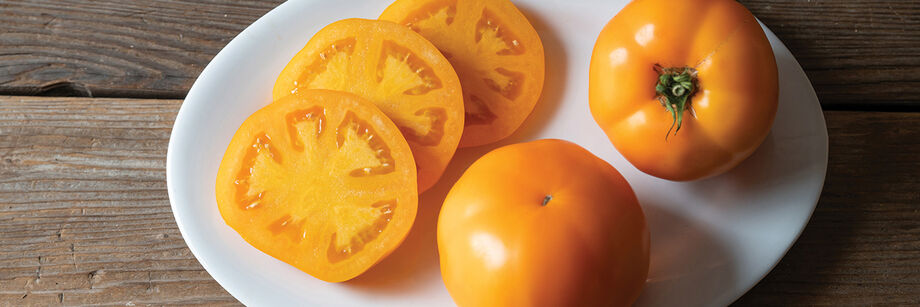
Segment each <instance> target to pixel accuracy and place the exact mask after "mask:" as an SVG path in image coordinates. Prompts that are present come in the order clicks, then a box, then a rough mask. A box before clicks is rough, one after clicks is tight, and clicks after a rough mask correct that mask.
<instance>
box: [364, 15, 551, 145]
mask: <svg viewBox="0 0 920 307" xmlns="http://www.w3.org/2000/svg"><path fill="white" fill-rule="evenodd" d="M380 19H381V20H390V21H393V22H397V23H400V24H403V25H406V26H408V27H409V28H411V29H412V30H414V31H416V32H418V33H420V34H421V35H422V36H424V37H425V38H427V39H428V40H430V41H431V42H432V43H433V44H434V45H435V46H437V47H438V49H439V50H440V51H441V53H442V54H444V56H445V57H446V58H447V59H448V60H449V61H450V63H451V64H452V65H453V67H454V69H455V70H456V71H457V74H458V75H459V77H460V82H461V83H462V85H463V98H464V103H465V111H466V118H465V128H464V131H463V138H462V139H461V140H460V146H461V147H470V146H479V145H484V144H488V143H492V142H495V141H498V140H501V139H503V138H505V137H508V136H509V135H510V134H511V133H513V132H514V131H515V130H516V129H517V128H518V126H520V125H521V124H522V123H523V122H524V119H526V118H527V115H529V114H530V112H531V110H533V108H534V105H536V103H537V100H538V99H539V97H540V92H541V91H542V88H543V78H544V69H545V66H544V65H545V64H544V58H543V57H544V55H543V44H542V42H541V41H540V37H539V35H537V32H536V31H535V30H534V28H533V26H532V25H531V24H530V22H528V21H527V18H526V17H524V15H523V14H521V12H520V11H518V9H517V8H516V7H515V6H514V4H512V3H511V2H510V1H508V0H497V1H495V0H492V1H482V0H447V1H445V0H397V1H395V2H393V4H391V5H390V6H389V7H388V8H387V9H386V10H385V11H384V12H383V14H381V15H380Z"/></svg>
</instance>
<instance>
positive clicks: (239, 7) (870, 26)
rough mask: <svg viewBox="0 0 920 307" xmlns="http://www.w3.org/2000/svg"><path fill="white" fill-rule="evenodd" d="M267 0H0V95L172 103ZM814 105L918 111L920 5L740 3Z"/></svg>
mask: <svg viewBox="0 0 920 307" xmlns="http://www.w3.org/2000/svg"><path fill="white" fill-rule="evenodd" d="M279 2H280V1H278V0H264V1H255V0H236V1H219V0H208V1H190V0H154V1H136V2H135V1H119V0H105V1H96V0H92V1H91V0H66V1H47V0H19V1H0V94H13V95H37V94H42V95H54V96H94V97H134V98H182V97H184V95H185V93H186V92H187V91H188V89H189V87H190V86H191V84H192V82H193V81H194V80H195V78H196V77H197V76H198V74H199V73H200V72H201V70H202V69H203V68H204V66H205V65H206V64H207V63H208V62H209V61H210V59H211V58H212V57H213V56H214V55H215V54H216V53H217V51H219V50H220V49H221V48H223V46H224V45H225V44H226V43H227V42H228V41H229V40H230V39H231V38H233V37H234V36H236V34H237V33H238V32H239V31H241V30H242V29H243V28H244V27H246V26H247V25H249V24H250V23H252V22H253V21H254V20H256V19H257V18H258V17H259V16H261V15H263V14H264V13H265V12H267V11H268V10H270V9H271V8H273V7H275V6H276V5H277V4H278V3H279ZM741 2H742V3H743V4H744V5H746V6H747V7H748V8H749V9H750V10H751V11H753V12H754V14H755V15H756V16H758V17H759V18H760V19H761V20H762V21H763V22H764V23H765V24H767V25H768V26H769V27H770V28H771V29H773V31H775V32H776V34H777V35H778V36H779V37H780V38H781V39H782V40H783V41H784V42H785V43H786V44H787V45H788V46H789V48H790V49H791V50H792V52H793V54H795V56H796V57H797V58H798V60H799V61H800V63H801V64H802V66H803V67H804V68H805V71H806V73H807V74H808V76H809V77H810V78H811V80H812V82H813V83H814V85H815V89H816V91H817V92H818V96H819V98H820V99H821V102H822V103H823V104H824V106H825V107H826V108H836V109H866V108H887V109H892V108H895V109H904V108H907V109H911V110H920V100H918V99H917V98H916V97H920V2H918V1H903V0H885V1H862V0H836V1H804V0H742V1H741Z"/></svg>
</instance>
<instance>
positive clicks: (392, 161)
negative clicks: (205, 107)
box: [216, 90, 418, 282]
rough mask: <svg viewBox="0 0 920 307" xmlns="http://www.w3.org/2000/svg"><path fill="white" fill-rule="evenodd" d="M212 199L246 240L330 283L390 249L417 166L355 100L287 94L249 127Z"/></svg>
mask: <svg viewBox="0 0 920 307" xmlns="http://www.w3.org/2000/svg"><path fill="white" fill-rule="evenodd" d="M216 193H217V205H218V208H219V209H220V213H221V216H223V218H224V221H225V222H226V223H227V225H229V226H230V227H232V228H233V229H234V230H236V231H237V232H238V233H239V234H240V236H242V237H243V239H245V240H246V241H247V242H249V243H250V244H252V246H254V247H256V248H258V249H259V250H261V251H263V252H265V253H266V254H269V255H271V256H272V257H275V258H277V259H279V260H281V261H284V262H287V263H288V264H291V265H293V266H295V267H297V268H298V269H300V270H303V271H304V272H307V273H308V274H310V275H313V276H315V277H316V278H319V279H321V280H325V281H330V282H338V281H344V280H348V279H351V278H353V277H355V276H357V275H359V274H361V273H362V272H364V271H366V270H367V269H368V268H370V267H371V266H373V265H374V264H375V263H377V262H379V261H380V260H382V259H383V258H384V257H386V256H387V255H388V254H389V253H390V252H392V251H393V250H394V249H396V247H397V246H399V244H400V243H401V242H402V240H403V239H404V238H405V236H406V234H407V233H408V232H409V229H410V228H411V226H412V223H413V221H414V220H415V213H416V209H417V205H418V194H417V193H418V192H417V189H416V172H415V162H414V161H413V159H412V154H411V151H410V149H409V145H408V144H407V143H406V141H405V139H403V137H402V136H401V135H400V132H399V129H398V128H397V127H396V125H394V124H393V122H392V121H390V119H389V118H387V117H386V115H384V114H383V112H381V111H380V110H379V109H378V108H377V107H375V106H374V105H373V104H372V103H370V102H368V101H366V100H364V99H362V98H360V97H357V96H354V95H352V94H348V93H343V92H335V91H325V90H308V91H301V92H299V93H298V94H296V95H288V96H286V97H285V98H282V99H280V100H278V101H275V102H274V103H272V104H270V105H269V106H267V107H265V108H263V109H261V110H259V111H257V112H256V113H254V114H253V115H252V116H250V117H249V118H248V119H246V121H245V122H243V124H242V126H240V129H239V130H237V132H236V134H235V135H234V136H233V139H232V140H231V142H230V146H229V147H228V148H227V152H226V153H225V154H224V158H223V161H222V162H221V165H220V169H219V171H218V174H217V185H216Z"/></svg>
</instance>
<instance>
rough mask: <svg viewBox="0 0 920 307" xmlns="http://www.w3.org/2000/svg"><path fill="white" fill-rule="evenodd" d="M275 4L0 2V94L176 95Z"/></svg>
mask: <svg viewBox="0 0 920 307" xmlns="http://www.w3.org/2000/svg"><path fill="white" fill-rule="evenodd" d="M281 2H282V1H280V0H272V1H221V0H206V1H198V0H194V1H192V0H156V1H122V0H103V1H99V0H60V1H59V0H54V1H48V0H17V1H0V94H14V95H54V96H95V97H149V98H182V97H184V96H185V93H186V92H187V91H188V89H189V87H191V85H192V83H193V82H194V81H195V78H197V76H198V74H199V73H200V72H201V70H202V69H203V68H204V66H205V65H206V64H207V63H208V62H209V61H210V60H211V58H212V57H214V55H215V54H217V52H218V51H220V49H221V48H223V47H224V45H226V44H227V43H228V42H229V41H230V39H232V38H233V37H235V36H236V35H237V34H238V33H239V32H240V31H242V30H243V29H244V28H245V27H246V26H248V25H249V24H251V23H252V22H253V21H255V20H256V19H258V18H259V17H260V16H262V15H263V14H265V13H266V12H268V11H269V10H271V9H272V8H274V7H275V6H277V5H278V4H280V3H281Z"/></svg>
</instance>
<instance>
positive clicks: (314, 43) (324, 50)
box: [273, 19, 463, 191]
mask: <svg viewBox="0 0 920 307" xmlns="http://www.w3.org/2000/svg"><path fill="white" fill-rule="evenodd" d="M301 89H331V90H340V91H346V92H350V93H354V94H357V95H358V96H361V97H363V98H366V99H368V100H370V101H372V102H374V103H375V104H376V105H377V106H378V107H379V108H380V109H381V110H383V113H385V114H386V115H387V116H389V117H390V118H391V119H392V120H393V122H395V123H396V125H397V126H398V127H399V129H400V130H401V131H402V132H403V135H404V136H405V137H406V140H407V141H408V142H409V146H410V147H411V148H412V154H413V155H414V156H415V161H416V164H417V165H418V180H419V182H418V186H419V191H425V190H427V189H428V188H430V187H431V186H432V185H434V183H435V182H437V180H438V178H440V177H441V174H442V173H443V172H444V169H445V168H446V167H447V163H448V162H449V161H450V158H451V157H453V155H454V151H456V149H457V144H458V143H459V141H460V136H461V134H462V133H463V98H462V92H461V90H460V82H459V80H458V79H457V74H456V73H455V72H454V70H453V68H451V66H450V63H449V62H447V60H446V59H444V57H443V56H442V55H441V54H440V52H438V50H437V48H435V47H434V46H433V45H431V43H430V42H428V41H427V40H425V38H424V37H422V36H420V35H419V34H418V33H415V32H412V31H411V30H409V29H408V28H406V27H404V26H400V25H398V24H395V23H391V22H387V21H376V20H365V19H346V20H342V21H337V22H335V23H332V24H330V25H328V26H326V27H325V28H323V29H322V30H320V31H319V32H317V33H316V35H314V36H313V38H311V39H310V41H309V42H307V45H306V46H305V47H304V48H303V49H302V50H301V51H300V52H298V53H297V55H296V56H294V58H293V59H292V60H291V62H290V63H288V65H287V67H285V68H284V70H283V71H282V72H281V75H279V76H278V80H277V81H276V82H275V88H274V92H273V96H274V97H275V99H278V98H281V97H284V96H286V95H290V94H291V93H294V92H297V91H299V90H301Z"/></svg>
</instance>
